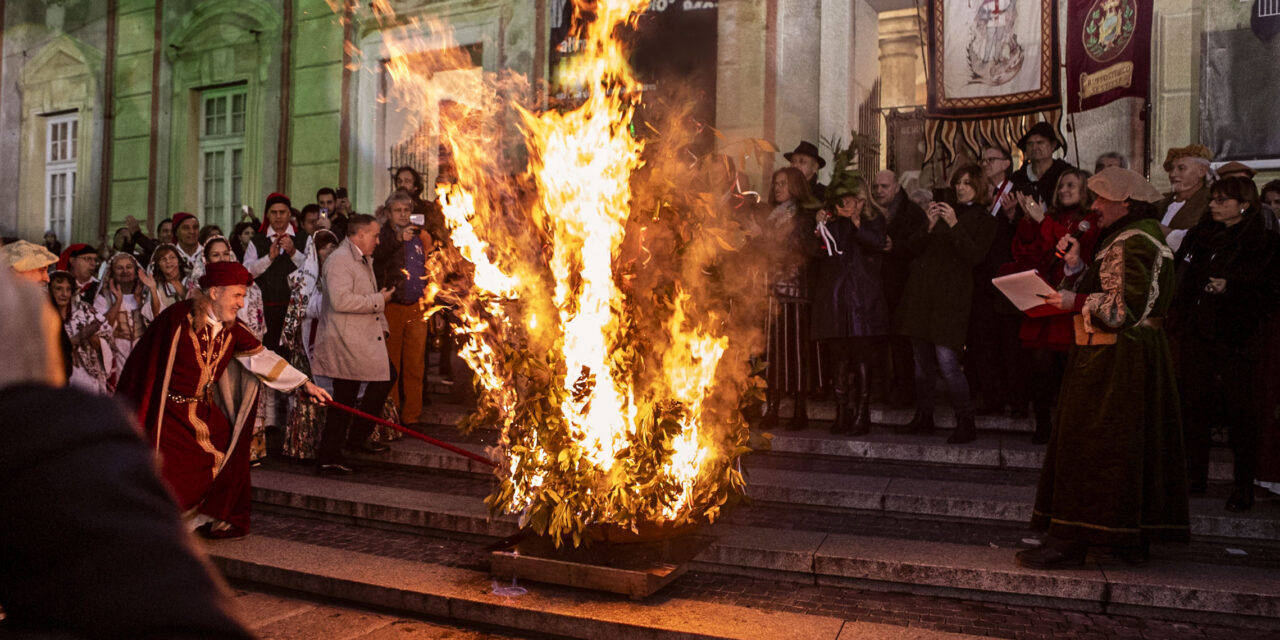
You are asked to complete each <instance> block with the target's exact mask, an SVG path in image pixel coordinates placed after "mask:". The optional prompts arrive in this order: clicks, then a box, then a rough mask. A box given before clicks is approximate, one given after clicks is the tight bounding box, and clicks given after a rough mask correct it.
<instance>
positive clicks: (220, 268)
mask: <svg viewBox="0 0 1280 640" xmlns="http://www.w3.org/2000/svg"><path fill="white" fill-rule="evenodd" d="M237 284H239V285H244V286H246V287H247V286H249V285H251V284H253V276H251V275H249V270H248V269H246V268H244V265H242V264H240V263H239V262H210V263H208V264H206V265H205V266H204V275H202V276H200V288H201V289H208V288H210V287H230V286H233V285H237Z"/></svg>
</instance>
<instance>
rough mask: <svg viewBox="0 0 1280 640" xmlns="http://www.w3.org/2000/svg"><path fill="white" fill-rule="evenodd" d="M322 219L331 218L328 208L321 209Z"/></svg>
mask: <svg viewBox="0 0 1280 640" xmlns="http://www.w3.org/2000/svg"><path fill="white" fill-rule="evenodd" d="M320 217H321V218H328V217H329V210H328V209H326V208H324V207H320Z"/></svg>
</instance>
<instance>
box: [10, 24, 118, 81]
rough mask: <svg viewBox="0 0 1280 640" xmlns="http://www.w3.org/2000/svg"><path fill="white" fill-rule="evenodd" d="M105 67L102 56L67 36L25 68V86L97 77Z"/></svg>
mask: <svg viewBox="0 0 1280 640" xmlns="http://www.w3.org/2000/svg"><path fill="white" fill-rule="evenodd" d="M101 66H102V54H101V52H98V51H97V50H95V49H93V48H92V47H89V46H87V45H85V44H84V43H82V42H79V41H78V40H76V39H75V38H73V37H71V36H69V35H66V34H63V35H60V36H58V37H56V38H54V39H53V40H52V41H51V42H49V43H48V44H46V45H44V46H43V47H41V48H40V50H39V51H37V52H36V54H35V55H34V56H32V57H31V59H30V60H29V61H27V63H26V64H25V65H23V68H22V79H23V82H24V83H25V84H31V83H35V82H47V81H49V80H55V79H60V78H68V77H75V76H82V75H93V74H96V73H97V70H98V69H100V68H101Z"/></svg>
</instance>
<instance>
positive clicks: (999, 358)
mask: <svg viewBox="0 0 1280 640" xmlns="http://www.w3.org/2000/svg"><path fill="white" fill-rule="evenodd" d="M1021 325H1022V316H1019V315H1011V314H1007V313H1001V312H999V311H997V310H996V305H995V303H994V302H991V301H989V300H987V299H985V298H979V297H977V296H975V297H974V300H973V311H972V313H971V314H970V316H969V340H968V343H967V345H966V347H967V349H966V350H965V373H966V374H967V375H968V377H969V379H970V380H972V381H973V387H974V388H973V391H974V392H975V393H976V394H977V396H978V398H980V399H981V403H982V405H983V406H984V408H988V409H994V410H997V411H1002V410H1003V409H1004V407H1005V405H1008V406H1009V407H1010V408H1011V409H1013V410H1014V411H1026V410H1027V401H1028V399H1029V398H1028V397H1027V396H1028V392H1027V385H1026V382H1025V381H1026V373H1027V369H1028V368H1029V363H1028V362H1027V354H1026V352H1025V350H1024V349H1023V348H1022V345H1021V344H1020V343H1019V341H1018V330H1019V328H1020V327H1021Z"/></svg>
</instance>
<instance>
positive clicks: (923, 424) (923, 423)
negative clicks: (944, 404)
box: [893, 409, 933, 434]
mask: <svg viewBox="0 0 1280 640" xmlns="http://www.w3.org/2000/svg"><path fill="white" fill-rule="evenodd" d="M893 432H894V433H916V434H928V433H932V432H933V413H932V412H929V413H925V412H923V411H921V410H919V409H916V414H915V415H914V416H912V417H911V422H908V423H906V424H900V425H898V426H897V427H894V429H893Z"/></svg>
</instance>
